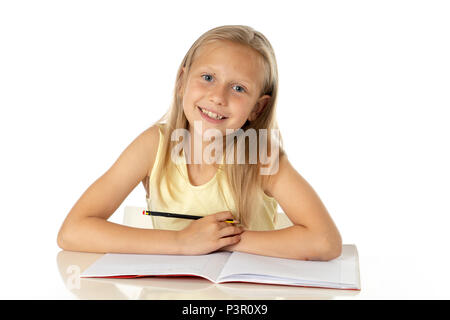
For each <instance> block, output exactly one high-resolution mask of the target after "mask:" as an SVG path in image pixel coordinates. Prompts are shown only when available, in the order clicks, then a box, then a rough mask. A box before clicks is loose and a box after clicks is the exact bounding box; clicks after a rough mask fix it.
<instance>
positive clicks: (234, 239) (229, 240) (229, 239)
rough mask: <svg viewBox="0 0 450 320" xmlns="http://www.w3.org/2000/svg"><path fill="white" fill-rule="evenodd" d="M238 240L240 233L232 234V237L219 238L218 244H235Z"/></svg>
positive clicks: (224, 245) (222, 245) (223, 245)
mask: <svg viewBox="0 0 450 320" xmlns="http://www.w3.org/2000/svg"><path fill="white" fill-rule="evenodd" d="M239 241H241V236H240V235H236V236H233V237H226V238H221V239H219V245H220V247H221V248H222V247H226V246H230V245H232V244H236V243H238V242H239Z"/></svg>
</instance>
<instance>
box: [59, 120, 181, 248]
mask: <svg viewBox="0 0 450 320" xmlns="http://www.w3.org/2000/svg"><path fill="white" fill-rule="evenodd" d="M158 143H159V132H158V128H157V127H156V126H154V127H151V128H149V129H147V130H146V131H144V132H143V133H142V134H141V135H139V136H138V137H137V138H136V139H135V140H134V141H133V142H132V143H131V144H130V145H129V146H128V147H127V148H126V149H125V150H124V151H123V152H122V154H121V155H120V157H119V158H118V159H117V161H116V162H115V163H114V164H113V165H112V166H111V168H110V169H109V170H108V171H107V172H106V173H105V174H103V175H102V176H101V177H100V178H98V179H97V180H96V181H95V182H94V183H93V184H92V185H91V186H90V187H89V188H88V189H87V190H86V191H85V192H84V194H83V195H82V196H81V197H80V199H79V200H78V201H77V202H76V203H75V205H74V206H73V208H72V209H71V210H70V212H69V214H68V215H67V217H66V219H65V221H64V223H63V225H62V226H61V229H60V230H59V233H58V238H57V242H58V245H59V246H60V247H61V248H62V249H65V250H72V251H87V252H123V253H127V252H130V253H131V252H132V253H168V254H171V253H178V249H179V248H178V246H177V242H176V232H175V231H166V230H148V229H139V228H132V227H127V226H123V225H119V224H116V223H112V222H109V221H107V219H108V218H109V217H110V216H111V215H112V214H113V213H114V211H116V209H117V208H118V207H119V206H120V204H121V203H122V202H123V200H124V199H125V198H126V197H127V196H128V194H129V193H130V192H131V191H132V190H133V189H134V188H135V187H136V186H137V185H138V184H139V182H140V181H142V180H143V179H144V178H145V177H146V176H147V173H148V172H149V169H150V168H151V166H152V165H153V161H154V157H155V155H156V150H157V148H158Z"/></svg>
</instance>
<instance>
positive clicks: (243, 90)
mask: <svg viewBox="0 0 450 320" xmlns="http://www.w3.org/2000/svg"><path fill="white" fill-rule="evenodd" d="M234 87H237V88H241V89H242V90H236V91H237V92H245V89H244V88H243V87H241V86H238V85H236V86H234Z"/></svg>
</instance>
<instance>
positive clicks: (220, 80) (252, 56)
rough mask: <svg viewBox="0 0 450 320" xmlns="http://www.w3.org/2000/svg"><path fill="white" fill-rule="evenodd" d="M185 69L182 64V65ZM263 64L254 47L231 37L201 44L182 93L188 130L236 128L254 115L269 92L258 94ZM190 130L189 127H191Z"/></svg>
mask: <svg viewBox="0 0 450 320" xmlns="http://www.w3.org/2000/svg"><path fill="white" fill-rule="evenodd" d="M183 71H184V68H183ZM263 77H264V66H263V62H262V58H261V57H260V55H259V54H258V53H257V52H256V51H254V50H253V49H251V48H249V47H247V46H244V45H241V44H238V43H234V42H231V41H214V42H212V43H209V44H206V45H204V46H203V47H201V48H200V50H199V52H198V53H197V57H196V58H195V59H194V62H193V63H192V65H191V70H190V72H189V75H188V78H187V82H186V85H185V88H184V95H183V110H184V114H185V115H186V118H187V120H188V122H189V126H190V130H192V127H193V126H194V121H201V122H202V131H205V130H207V129H210V128H215V129H219V130H220V131H221V132H222V134H223V135H225V134H226V129H234V130H236V129H239V128H241V127H242V126H243V125H244V124H245V122H246V121H247V120H249V121H253V120H255V119H256V117H257V115H258V113H259V112H261V111H262V109H263V108H264V106H265V105H266V104H267V102H268V101H269V99H270V96H268V95H264V96H259V94H260V92H261V90H262V83H263ZM191 132H192V131H191Z"/></svg>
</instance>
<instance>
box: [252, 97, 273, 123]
mask: <svg viewBox="0 0 450 320" xmlns="http://www.w3.org/2000/svg"><path fill="white" fill-rule="evenodd" d="M271 98H272V97H271V96H269V95H267V94H266V95H263V96H262V97H261V98H259V99H258V101H257V102H256V104H255V107H254V108H253V110H252V112H251V113H250V115H249V116H248V121H255V120H256V119H257V118H258V116H259V115H260V114H261V112H262V111H263V110H264V108H265V107H266V106H267V103H269V101H270V99H271Z"/></svg>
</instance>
